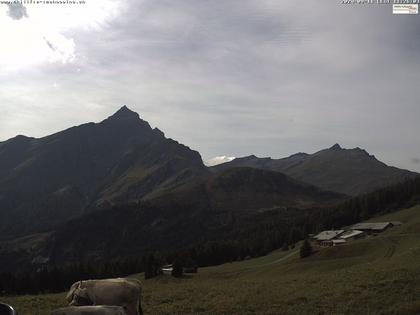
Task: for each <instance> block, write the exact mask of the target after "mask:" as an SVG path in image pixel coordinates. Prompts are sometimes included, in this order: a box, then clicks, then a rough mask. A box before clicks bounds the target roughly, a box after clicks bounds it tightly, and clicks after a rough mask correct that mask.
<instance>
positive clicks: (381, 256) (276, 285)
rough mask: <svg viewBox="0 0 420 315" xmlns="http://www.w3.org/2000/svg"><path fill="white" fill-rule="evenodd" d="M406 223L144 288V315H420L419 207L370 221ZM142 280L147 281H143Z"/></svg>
mask: <svg viewBox="0 0 420 315" xmlns="http://www.w3.org/2000/svg"><path fill="white" fill-rule="evenodd" d="M385 220H393V221H396V220H398V221H402V222H403V223H404V224H403V225H402V226H400V227H395V228H392V229H390V230H389V231H386V232H384V233H383V234H381V235H378V236H375V237H370V238H368V239H364V240H360V241H355V242H353V243H351V244H348V245H344V246H342V247H334V248H327V249H323V250H321V251H319V252H317V253H316V254H314V255H312V256H311V257H309V258H306V259H303V260H302V259H300V258H299V257H298V254H297V253H296V250H291V251H288V252H280V251H278V252H274V253H272V254H270V255H267V256H265V257H260V258H257V259H251V260H247V261H243V262H235V263H230V264H224V265H221V266H216V267H209V268H202V269H200V270H199V273H198V274H196V275H192V276H187V277H185V278H182V279H175V278H172V277H167V276H162V277H159V278H155V279H151V280H147V281H144V295H143V306H144V307H143V309H144V311H145V314H311V315H312V314H404V315H409V314H420V264H419V262H420V206H417V207H414V208H410V209H406V210H402V211H399V212H396V213H394V214H390V215H386V216H383V217H378V218H375V219H372V220H370V221H385ZM137 276H138V277H140V278H141V277H142V275H137ZM64 296H65V294H64V293H63V294H47V295H38V296H17V297H4V298H2V299H1V300H4V301H6V302H8V303H10V304H12V305H14V306H16V308H17V310H18V312H19V315H47V314H49V311H50V310H52V309H54V308H57V307H60V306H64V305H65V301H64Z"/></svg>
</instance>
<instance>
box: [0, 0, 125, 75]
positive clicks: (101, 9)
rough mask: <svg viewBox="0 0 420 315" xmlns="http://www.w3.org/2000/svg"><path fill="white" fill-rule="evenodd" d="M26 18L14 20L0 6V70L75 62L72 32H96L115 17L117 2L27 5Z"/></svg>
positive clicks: (90, 0) (75, 48) (4, 6)
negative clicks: (94, 30)
mask: <svg viewBox="0 0 420 315" xmlns="http://www.w3.org/2000/svg"><path fill="white" fill-rule="evenodd" d="M25 6H26V12H27V16H23V17H22V18H20V19H13V18H12V17H10V16H9V14H8V12H9V7H8V6H7V5H5V4H3V5H0V38H1V39H2V47H1V49H0V69H1V70H3V71H14V70H19V69H22V68H26V67H29V66H34V65H38V64H42V63H46V62H50V63H55V62H61V63H69V62H73V61H74V60H76V59H77V43H75V41H74V39H73V38H72V37H71V34H72V33H73V32H74V31H84V30H89V29H99V28H101V27H103V26H104V24H105V23H106V22H107V21H109V20H110V19H112V18H113V17H115V16H116V14H117V13H118V11H119V5H118V1H112V0H86V3H85V4H27V5H25Z"/></svg>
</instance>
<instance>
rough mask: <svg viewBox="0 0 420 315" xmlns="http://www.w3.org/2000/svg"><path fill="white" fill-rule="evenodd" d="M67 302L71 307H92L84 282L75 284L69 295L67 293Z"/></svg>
mask: <svg viewBox="0 0 420 315" xmlns="http://www.w3.org/2000/svg"><path fill="white" fill-rule="evenodd" d="M66 300H67V302H68V303H69V305H70V306H82V305H91V304H92V303H91V301H90V299H89V295H88V292H87V289H86V288H85V287H84V285H83V281H78V282H76V283H74V284H73V285H72V286H71V288H70V290H69V293H67V296H66Z"/></svg>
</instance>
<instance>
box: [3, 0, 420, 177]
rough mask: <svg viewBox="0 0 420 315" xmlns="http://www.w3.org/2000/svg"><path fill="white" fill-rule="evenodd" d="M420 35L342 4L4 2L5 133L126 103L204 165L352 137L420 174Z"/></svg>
mask: <svg viewBox="0 0 420 315" xmlns="http://www.w3.org/2000/svg"><path fill="white" fill-rule="evenodd" d="M419 35H420V16H419V15H393V14H392V8H391V6H390V5H385V4H382V5H379V4H376V5H373V4H351V5H345V4H342V1H341V0H340V1H339V0H323V1H296V0H241V1H238V0H212V1H210V0H86V3H85V4H25V5H18V4H15V5H6V4H0V40H1V44H0V45H1V46H0V141H4V140H6V139H8V138H11V137H13V136H15V135H17V134H24V135H27V136H34V137H42V136H45V135H48V134H51V133H54V132H57V131H60V130H62V129H65V128H68V127H70V126H73V125H79V124H82V123H85V122H90V121H94V122H99V121H101V120H103V119H104V118H106V117H107V116H110V115H111V114H113V113H114V112H115V111H117V110H118V109H119V108H120V107H121V106H122V105H127V106H128V107H129V108H130V109H132V110H134V111H136V112H138V113H139V115H140V117H141V118H142V119H145V120H147V121H148V122H149V123H150V124H151V125H152V126H153V127H158V128H159V129H161V130H162V131H164V132H165V135H166V136H167V137H170V138H173V139H176V140H178V141H179V142H181V143H184V144H186V145H188V146H189V147H191V148H192V149H194V150H197V151H199V152H200V154H201V155H202V157H203V159H204V160H207V159H210V158H214V157H215V156H221V157H222V158H219V159H223V157H239V156H245V155H251V154H255V155H257V156H264V157H265V156H271V157H273V158H279V157H285V156H288V155H290V154H293V153H296V152H307V153H312V152H315V151H317V150H320V149H323V148H327V147H330V146H332V145H333V144H334V143H340V145H341V146H342V147H345V148H353V147H361V148H363V149H366V150H367V151H368V152H369V153H371V154H374V155H375V156H376V157H377V158H378V159H380V160H382V161H383V162H385V163H387V164H390V165H394V166H398V167H402V168H407V169H410V170H414V171H420V123H419V118H420V102H419V96H418V86H419V83H420V58H419V57H420V36H419Z"/></svg>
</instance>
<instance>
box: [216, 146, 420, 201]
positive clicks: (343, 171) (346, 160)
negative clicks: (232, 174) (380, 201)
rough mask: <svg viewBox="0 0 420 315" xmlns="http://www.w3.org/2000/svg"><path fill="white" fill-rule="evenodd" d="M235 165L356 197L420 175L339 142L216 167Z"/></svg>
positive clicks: (244, 159) (245, 158) (237, 159)
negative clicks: (313, 150)
mask: <svg viewBox="0 0 420 315" xmlns="http://www.w3.org/2000/svg"><path fill="white" fill-rule="evenodd" d="M232 167H254V168H260V169H266V170H271V171H277V172H282V173H284V174H286V175H289V176H290V177H292V178H295V179H297V180H300V181H303V182H306V183H309V184H312V185H314V186H317V187H319V188H321V189H323V190H329V191H335V192H338V193H342V194H346V195H350V196H356V195H360V194H363V193H368V192H371V191H374V190H376V189H378V188H382V187H386V186H389V185H392V184H396V183H399V182H401V181H404V180H405V179H407V178H409V177H413V176H416V175H418V174H416V173H413V172H410V171H407V170H402V169H398V168H396V167H391V166H388V165H386V164H385V163H382V162H380V161H378V160H377V159H376V158H375V157H374V156H372V155H370V154H369V153H368V152H366V151H365V150H362V149H360V148H355V149H343V148H341V147H340V146H339V145H338V144H336V145H334V146H332V147H331V148H329V149H325V150H321V151H319V152H316V153H314V154H306V153H297V154H294V155H291V156H289V157H287V158H283V159H271V158H258V157H256V156H254V155H251V156H248V157H242V158H236V159H234V160H233V161H231V162H227V163H223V164H220V165H217V166H213V167H211V168H210V170H212V171H214V172H219V171H221V170H225V169H228V168H232Z"/></svg>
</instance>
